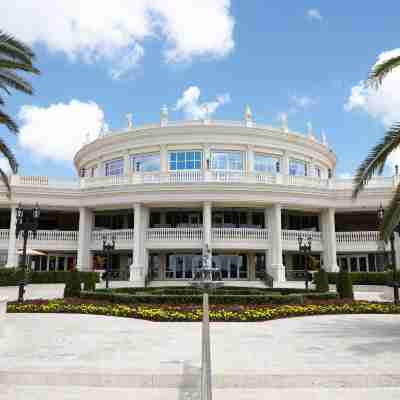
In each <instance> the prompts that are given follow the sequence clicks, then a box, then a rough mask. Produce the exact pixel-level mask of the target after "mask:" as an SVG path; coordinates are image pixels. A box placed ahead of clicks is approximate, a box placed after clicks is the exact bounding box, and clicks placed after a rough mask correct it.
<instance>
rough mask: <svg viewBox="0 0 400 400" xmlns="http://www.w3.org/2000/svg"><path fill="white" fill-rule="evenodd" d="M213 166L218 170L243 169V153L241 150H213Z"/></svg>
mask: <svg viewBox="0 0 400 400" xmlns="http://www.w3.org/2000/svg"><path fill="white" fill-rule="evenodd" d="M211 168H212V169H217V170H228V171H242V170H243V153H242V152H241V151H213V152H212V153H211Z"/></svg>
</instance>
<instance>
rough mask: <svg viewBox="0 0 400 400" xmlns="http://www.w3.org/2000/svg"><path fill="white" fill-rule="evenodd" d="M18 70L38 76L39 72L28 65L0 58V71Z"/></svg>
mask: <svg viewBox="0 0 400 400" xmlns="http://www.w3.org/2000/svg"><path fill="white" fill-rule="evenodd" d="M3 68H4V69H19V70H22V71H26V72H32V73H33V74H39V73H40V71H39V70H38V69H37V68H35V67H34V66H33V65H32V64H30V63H28V64H27V63H20V62H17V61H13V60H7V59H5V58H0V69H3Z"/></svg>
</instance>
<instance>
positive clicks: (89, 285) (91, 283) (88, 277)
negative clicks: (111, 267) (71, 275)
mask: <svg viewBox="0 0 400 400" xmlns="http://www.w3.org/2000/svg"><path fill="white" fill-rule="evenodd" d="M96 275H97V274H96ZM97 277H98V275H97ZM81 279H82V280H83V290H87V291H93V290H96V283H97V279H98V278H97V279H96V276H95V274H90V273H89V274H88V273H86V274H84V275H81Z"/></svg>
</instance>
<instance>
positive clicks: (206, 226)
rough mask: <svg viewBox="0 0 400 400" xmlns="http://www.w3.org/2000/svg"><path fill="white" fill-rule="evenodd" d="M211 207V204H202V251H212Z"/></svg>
mask: <svg viewBox="0 0 400 400" xmlns="http://www.w3.org/2000/svg"><path fill="white" fill-rule="evenodd" d="M211 224H212V205H211V202H205V203H203V230H204V239H203V240H204V249H206V248H207V247H208V249H209V250H210V252H211V251H212V237H211V234H212V226H211Z"/></svg>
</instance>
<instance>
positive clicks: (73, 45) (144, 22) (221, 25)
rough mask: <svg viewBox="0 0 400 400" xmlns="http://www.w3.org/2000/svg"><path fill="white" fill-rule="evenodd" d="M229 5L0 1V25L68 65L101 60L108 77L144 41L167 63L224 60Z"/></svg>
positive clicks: (126, 64)
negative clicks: (158, 44) (158, 45)
mask: <svg viewBox="0 0 400 400" xmlns="http://www.w3.org/2000/svg"><path fill="white" fill-rule="evenodd" d="M230 6H231V4H230V0H202V1H198V0H185V1H182V0H168V1H167V0H134V1H133V0H116V1H98V2H94V1H88V0H86V1H82V0H57V1H54V0H41V1H40V6H38V2H37V0H24V1H16V2H8V3H6V2H0V25H1V27H2V29H3V30H5V31H8V32H11V33H12V34H13V35H15V36H17V37H18V38H19V39H21V40H24V41H26V42H27V43H30V44H36V43H39V44H43V45H45V46H46V47H47V48H48V49H49V50H50V51H54V52H62V53H64V54H65V55H67V56H68V58H69V59H71V60H77V59H80V60H83V61H85V62H87V63H92V62H97V61H99V60H105V61H107V62H108V63H109V64H110V69H111V74H112V76H113V77H115V78H118V77H121V76H122V74H126V73H127V72H128V71H131V70H132V68H133V67H134V66H135V65H137V64H138V63H139V62H140V60H141V59H142V57H143V56H144V53H145V44H147V43H148V40H149V39H157V40H161V41H163V42H164V57H165V59H166V61H167V62H181V61H185V62H187V61H191V60H192V59H193V58H194V57H199V56H201V57H203V56H210V57H215V58H219V57H224V56H226V55H228V54H229V53H230V52H231V51H232V50H233V48H234V40H233V28H234V19H233V17H232V16H231V14H230Z"/></svg>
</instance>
